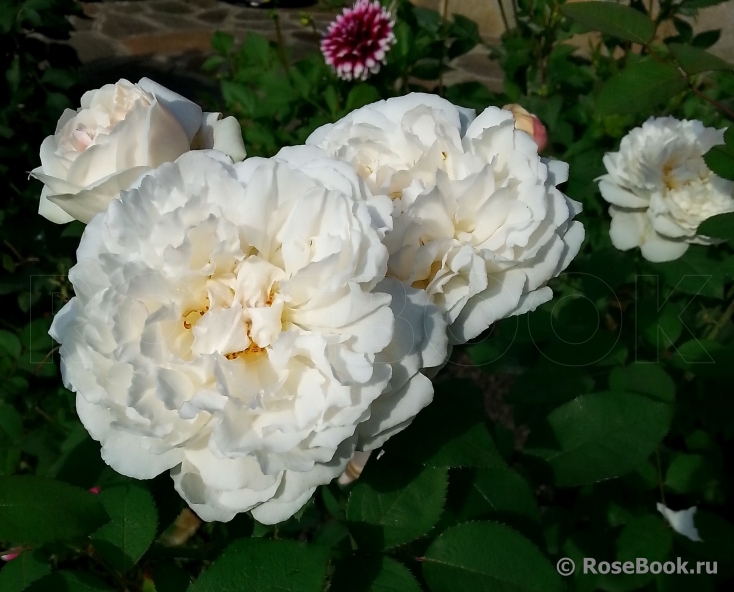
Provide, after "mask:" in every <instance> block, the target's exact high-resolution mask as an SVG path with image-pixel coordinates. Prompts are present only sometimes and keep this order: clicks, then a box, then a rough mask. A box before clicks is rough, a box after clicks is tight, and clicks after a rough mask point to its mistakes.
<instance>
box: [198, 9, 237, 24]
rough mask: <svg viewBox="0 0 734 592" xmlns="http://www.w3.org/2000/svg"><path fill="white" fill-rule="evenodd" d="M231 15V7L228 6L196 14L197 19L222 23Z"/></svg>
mask: <svg viewBox="0 0 734 592" xmlns="http://www.w3.org/2000/svg"><path fill="white" fill-rule="evenodd" d="M228 16H229V9H228V8H214V9H212V10H207V11H206V12H202V13H200V14H198V15H197V16H196V18H197V19H199V20H200V21H204V22H205V23H211V24H215V23H221V22H222V21H223V20H224V19H226V18H227V17H228Z"/></svg>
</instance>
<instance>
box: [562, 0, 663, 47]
mask: <svg viewBox="0 0 734 592" xmlns="http://www.w3.org/2000/svg"><path fill="white" fill-rule="evenodd" d="M561 12H563V14H565V15H566V16H567V17H569V18H571V19H573V20H575V21H577V22H579V23H581V24H582V25H584V26H586V27H588V28H589V29H594V30H596V31H601V32H602V33H606V34H607V35H612V36H614V37H618V38H620V39H624V40H625V41H632V42H633V43H640V44H642V45H645V44H646V43H649V42H650V41H652V38H653V35H654V34H655V23H654V22H653V21H652V20H651V19H650V18H648V17H647V16H645V15H644V14H642V13H641V12H639V11H637V10H634V9H633V8H630V7H629V6H623V5H622V4H613V3H611V2H605V3H603V4H599V3H598V2H574V3H573V4H566V5H564V6H562V7H561Z"/></svg>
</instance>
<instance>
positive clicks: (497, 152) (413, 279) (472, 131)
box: [308, 94, 584, 343]
mask: <svg viewBox="0 0 734 592" xmlns="http://www.w3.org/2000/svg"><path fill="white" fill-rule="evenodd" d="M308 143H314V144H317V145H318V146H321V147H322V148H324V149H325V150H326V151H327V153H328V154H329V155H330V156H334V157H336V158H339V159H343V160H346V161H347V162H349V163H350V164H351V165H352V166H353V167H354V168H355V170H356V171H357V172H358V173H359V174H360V176H362V177H363V178H365V179H366V180H367V183H368V185H370V186H371V187H372V188H373V189H379V190H381V191H383V192H387V193H388V194H390V195H391V196H392V197H393V198H394V199H395V202H394V210H393V215H394V217H395V222H394V229H393V230H392V231H391V232H390V233H388V235H387V237H386V239H385V244H386V245H387V247H388V250H389V252H390V261H389V273H388V275H390V276H391V277H394V278H397V279H399V280H400V281H402V282H403V283H404V284H405V285H406V286H411V287H414V288H419V289H424V290H426V292H427V293H428V296H429V298H430V299H431V301H432V302H434V303H435V304H436V305H437V306H438V307H439V309H441V311H442V312H443V313H444V314H445V315H446V319H447V321H448V323H449V324H450V327H449V332H450V336H449V338H450V341H451V342H452V343H463V342H465V341H467V340H469V339H471V338H473V337H476V336H477V335H479V334H480V333H481V332H482V331H484V330H485V329H487V327H489V326H490V325H491V324H492V323H494V322H495V321H497V320H499V319H502V318H504V317H507V316H510V315H514V314H521V313H523V312H527V311H529V310H533V309H534V308H535V307H537V306H538V305H540V304H542V303H543V302H546V301H547V300H549V299H550V298H551V296H552V292H551V290H550V288H548V287H547V285H546V284H547V282H548V280H549V279H551V278H553V277H555V276H557V275H558V274H559V273H560V272H561V271H562V270H563V269H565V268H566V266H567V265H568V264H569V262H570V261H571V260H572V259H573V257H575V256H576V254H577V253H578V250H579V248H580V246H581V243H582V242H583V238H584V229H583V226H582V225H581V223H580V222H577V221H573V217H574V216H575V215H576V214H577V213H578V212H579V211H580V210H581V205H580V204H579V203H577V202H575V201H573V200H571V199H569V198H568V197H566V196H565V195H563V193H561V192H560V191H559V190H558V189H557V188H556V185H558V184H559V183H562V182H564V181H565V180H566V179H567V172H568V167H567V165H565V164H564V163H561V162H557V161H547V160H546V159H542V158H540V157H539V156H538V147H537V145H536V144H535V142H534V141H533V140H532V138H531V137H530V136H529V135H528V134H527V133H525V132H523V131H519V130H516V129H515V121H514V118H513V116H512V114H511V113H510V112H508V111H503V110H501V109H497V108H494V107H490V108H488V109H487V110H485V111H484V112H483V113H482V114H481V115H480V116H479V117H477V118H476V119H474V118H473V117H472V114H471V113H467V112H466V111H461V110H459V109H458V108H456V107H454V106H453V105H451V103H448V102H447V101H444V100H443V99H440V98H438V97H435V96H433V95H420V94H414V95H408V96H406V97H400V98H399V99H389V100H388V101H384V102H380V103H376V104H375V105H371V106H368V107H365V108H363V109H360V110H358V111H356V112H354V113H352V114H351V115H349V116H348V117H347V118H345V119H344V120H342V121H340V122H338V123H337V124H335V125H333V126H325V127H324V128H321V129H320V130H317V131H316V132H314V134H313V135H312V136H311V138H309V140H308ZM385 147H391V150H388V149H386V148H385ZM416 171H417V173H416ZM410 180H412V181H410ZM409 181H410V182H409Z"/></svg>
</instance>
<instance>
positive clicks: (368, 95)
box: [345, 83, 380, 112]
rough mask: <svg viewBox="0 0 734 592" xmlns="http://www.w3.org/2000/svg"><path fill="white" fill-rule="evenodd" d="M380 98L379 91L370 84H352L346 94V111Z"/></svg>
mask: <svg viewBox="0 0 734 592" xmlns="http://www.w3.org/2000/svg"><path fill="white" fill-rule="evenodd" d="M379 99H380V93H379V92H378V90H377V89H376V88H375V87H374V86H372V85H371V84H365V83H362V84H357V85H356V86H353V87H352V89H351V90H350V91H349V94H348V95H347V104H346V107H345V108H346V110H347V112H352V111H354V110H355V109H359V108H360V107H364V106H365V105H369V104H370V103H374V102H375V101H378V100H379Z"/></svg>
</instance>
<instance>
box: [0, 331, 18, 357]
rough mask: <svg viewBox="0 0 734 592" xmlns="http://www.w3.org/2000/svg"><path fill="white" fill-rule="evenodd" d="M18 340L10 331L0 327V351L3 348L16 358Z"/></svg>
mask: <svg viewBox="0 0 734 592" xmlns="http://www.w3.org/2000/svg"><path fill="white" fill-rule="evenodd" d="M20 347H21V346H20V340H19V339H18V338H17V337H16V336H15V334H13V333H11V332H10V331H5V330H4V329H0V352H1V351H2V350H5V351H6V352H8V353H9V354H10V355H11V356H12V357H14V358H15V359H18V358H19V357H20Z"/></svg>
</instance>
